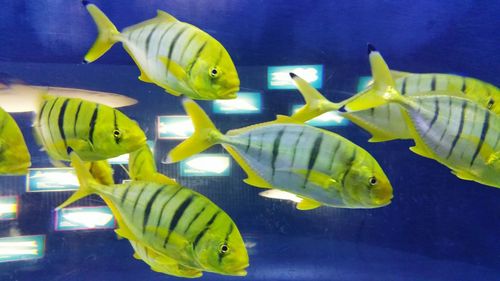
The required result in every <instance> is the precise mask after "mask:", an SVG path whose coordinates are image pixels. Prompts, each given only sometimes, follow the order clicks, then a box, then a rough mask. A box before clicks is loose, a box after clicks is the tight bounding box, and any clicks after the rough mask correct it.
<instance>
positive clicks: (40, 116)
mask: <svg viewBox="0 0 500 281" xmlns="http://www.w3.org/2000/svg"><path fill="white" fill-rule="evenodd" d="M47 103H48V101H44V102H43V104H42V108H41V109H40V113H39V115H38V124H40V122H41V121H42V115H43V111H44V110H45V106H46V105H47Z"/></svg>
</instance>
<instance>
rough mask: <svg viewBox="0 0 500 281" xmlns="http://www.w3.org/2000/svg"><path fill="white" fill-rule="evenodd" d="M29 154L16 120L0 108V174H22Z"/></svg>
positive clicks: (27, 164)
mask: <svg viewBox="0 0 500 281" xmlns="http://www.w3.org/2000/svg"><path fill="white" fill-rule="evenodd" d="M30 166H31V156H30V153H29V151H28V147H27V146H26V143H25V141H24V137H23V133H22V132H21V130H20V129H19V126H18V125H17V123H16V121H15V120H14V118H12V116H11V115H10V114H9V113H7V112H6V111H5V110H3V109H2V108H0V175H23V174H26V173H27V172H28V168H29V167H30Z"/></svg>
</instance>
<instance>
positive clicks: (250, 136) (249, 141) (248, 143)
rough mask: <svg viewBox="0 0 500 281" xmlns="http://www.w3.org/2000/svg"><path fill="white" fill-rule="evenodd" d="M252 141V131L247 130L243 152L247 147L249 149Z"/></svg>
mask: <svg viewBox="0 0 500 281" xmlns="http://www.w3.org/2000/svg"><path fill="white" fill-rule="evenodd" d="M251 143H252V132H249V133H248V141H247V145H246V147H245V153H247V152H248V149H250V144H251Z"/></svg>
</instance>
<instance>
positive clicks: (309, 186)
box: [167, 99, 392, 210]
mask: <svg viewBox="0 0 500 281" xmlns="http://www.w3.org/2000/svg"><path fill="white" fill-rule="evenodd" d="M184 108H185V110H186V111H187V113H188V114H189V115H190V116H191V119H192V120H193V123H194V126H195V131H196V132H195V133H194V134H193V136H192V137H191V138H189V139H188V140H186V141H185V142H183V143H181V144H180V145H179V146H178V147H176V148H174V149H173V150H172V151H171V152H170V153H169V155H168V159H167V162H169V163H172V162H177V161H180V160H182V159H185V158H187V157H189V156H191V155H193V154H195V153H198V152H201V151H203V150H205V149H207V148H208V147H210V146H212V145H214V144H216V143H220V144H222V145H223V146H224V148H225V149H226V150H227V151H228V152H229V153H230V154H231V155H232V156H233V158H234V159H235V160H236V161H237V162H238V164H239V165H240V166H241V167H242V168H243V170H245V172H246V173H247V174H248V178H247V179H246V180H245V182H246V183H247V184H249V185H253V186H257V187H262V188H276V189H280V190H283V191H287V192H291V193H294V194H297V195H298V196H300V197H302V198H303V200H302V201H301V202H300V203H298V205H297V208H298V209H304V210H305V209H312V208H316V207H319V206H320V205H327V206H333V207H341V208H374V207H381V206H385V205H387V204H389V203H390V201H391V198H392V187H391V185H390V183H389V180H388V179H387V177H386V175H385V173H384V172H383V171H382V168H381V167H380V166H379V164H378V163H377V161H376V160H375V159H374V158H373V157H372V156H371V155H370V154H369V153H368V152H366V151H365V150H364V149H362V148H361V147H359V146H357V145H355V144H353V143H351V142H350V141H348V140H347V139H345V138H343V137H341V136H339V135H336V134H333V133H331V132H328V131H324V130H321V129H317V128H314V127H311V126H307V125H304V124H302V123H296V122H293V121H291V119H290V118H286V117H284V116H282V117H279V118H278V120H277V121H273V122H267V123H263V124H258V125H253V126H250V127H247V128H243V129H238V130H232V131H229V132H228V133H227V134H226V135H222V133H220V132H219V131H217V129H216V128H215V126H214V125H213V123H212V122H211V121H210V119H209V118H208V116H207V115H206V113H205V112H204V111H203V110H202V109H201V108H200V107H199V106H198V105H197V104H196V103H195V102H194V101H192V100H188V99H186V100H184Z"/></svg>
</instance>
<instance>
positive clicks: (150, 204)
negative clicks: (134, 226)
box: [142, 186, 164, 233]
mask: <svg viewBox="0 0 500 281" xmlns="http://www.w3.org/2000/svg"><path fill="white" fill-rule="evenodd" d="M163 190H164V188H163V186H161V187H158V189H157V190H156V191H155V193H154V194H153V196H151V198H150V199H149V201H148V203H147V204H146V209H145V210H144V219H143V220H142V233H144V232H146V225H147V224H148V220H149V214H150V213H151V207H153V204H154V203H155V200H156V198H157V197H158V195H160V193H161V192H162V191H163Z"/></svg>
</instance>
